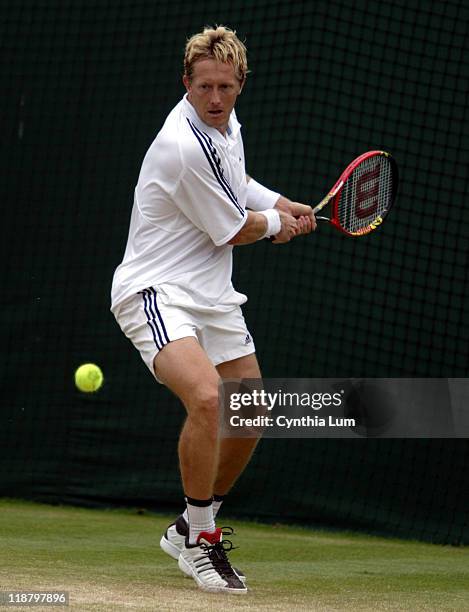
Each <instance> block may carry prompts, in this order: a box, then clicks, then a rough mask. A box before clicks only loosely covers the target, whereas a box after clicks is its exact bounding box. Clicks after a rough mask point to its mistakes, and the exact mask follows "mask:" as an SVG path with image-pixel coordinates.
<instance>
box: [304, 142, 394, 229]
mask: <svg viewBox="0 0 469 612" xmlns="http://www.w3.org/2000/svg"><path fill="white" fill-rule="evenodd" d="M398 182H399V175H398V170H397V164H396V162H395V160H394V158H393V157H392V156H391V155H390V154H389V153H387V152H386V151H368V152H367V153H363V155H360V156H359V157H357V158H356V159H354V160H353V162H352V163H351V164H349V165H348V166H347V168H345V170H344V171H343V172H342V174H341V176H340V178H339V180H338V181H337V183H336V184H335V185H334V187H333V188H332V189H331V190H330V191H329V193H328V194H327V196H326V197H325V198H324V199H323V200H322V201H321V202H319V204H318V205H317V206H315V207H314V208H313V212H314V214H315V215H316V213H318V212H320V211H321V210H323V208H325V207H326V206H327V205H328V204H329V203H330V204H331V215H330V217H323V216H317V215H316V219H318V220H320V221H327V222H329V223H331V224H332V225H333V226H334V227H335V228H337V229H338V230H340V231H341V232H343V233H344V234H346V235H347V236H364V235H365V234H369V233H370V232H372V231H373V230H375V229H377V228H378V227H379V226H380V225H381V224H382V223H383V221H384V219H385V218H386V216H387V215H388V214H389V211H390V210H391V207H392V205H393V203H394V200H395V199H396V193H397V185H398Z"/></svg>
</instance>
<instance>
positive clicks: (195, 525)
mask: <svg viewBox="0 0 469 612" xmlns="http://www.w3.org/2000/svg"><path fill="white" fill-rule="evenodd" d="M191 502H192V503H191ZM194 502H196V504H194ZM187 515H188V518H189V521H188V523H189V544H197V538H198V537H199V534H200V532H201V531H208V532H209V533H213V532H214V531H215V520H214V518H213V508H212V500H195V499H190V500H189V501H188V502H187Z"/></svg>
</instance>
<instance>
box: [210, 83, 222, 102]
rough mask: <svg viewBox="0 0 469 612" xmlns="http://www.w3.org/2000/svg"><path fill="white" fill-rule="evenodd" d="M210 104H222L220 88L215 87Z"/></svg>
mask: <svg viewBox="0 0 469 612" xmlns="http://www.w3.org/2000/svg"><path fill="white" fill-rule="evenodd" d="M210 102H211V103H212V104H220V102H221V96H220V90H219V89H218V87H214V88H213V89H212V92H211V96H210Z"/></svg>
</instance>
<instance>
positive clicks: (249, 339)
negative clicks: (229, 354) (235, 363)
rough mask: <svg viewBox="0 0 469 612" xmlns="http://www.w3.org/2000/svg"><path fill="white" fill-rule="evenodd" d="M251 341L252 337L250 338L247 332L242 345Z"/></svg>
mask: <svg viewBox="0 0 469 612" xmlns="http://www.w3.org/2000/svg"><path fill="white" fill-rule="evenodd" d="M251 342H252V338H251V336H250V335H249V334H248V335H247V336H246V338H244V346H246V345H247V344H251Z"/></svg>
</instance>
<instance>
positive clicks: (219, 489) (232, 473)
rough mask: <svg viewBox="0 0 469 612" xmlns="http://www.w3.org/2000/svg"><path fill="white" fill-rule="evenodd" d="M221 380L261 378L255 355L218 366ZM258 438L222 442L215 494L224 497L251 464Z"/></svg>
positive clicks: (226, 439) (224, 439) (224, 440)
mask: <svg viewBox="0 0 469 612" xmlns="http://www.w3.org/2000/svg"><path fill="white" fill-rule="evenodd" d="M217 371H218V374H219V375H220V377H221V378H261V371H260V368H259V364H258V362H257V358H256V355H255V353H253V354H251V355H246V356H245V357H240V358H239V359H233V360H232V361H226V362H224V363H221V364H219V365H218V366H217ZM258 441H259V440H258V438H223V439H222V440H221V441H220V450H219V459H218V470H217V473H216V478H215V483H214V488H213V492H214V494H215V495H217V496H224V495H226V493H228V491H229V490H230V489H231V487H232V486H233V484H234V483H235V482H236V480H237V478H238V477H239V476H240V475H241V474H242V472H243V471H244V469H245V467H246V466H247V464H248V463H249V460H250V459H251V456H252V454H253V452H254V449H255V448H256V445H257V443H258Z"/></svg>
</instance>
